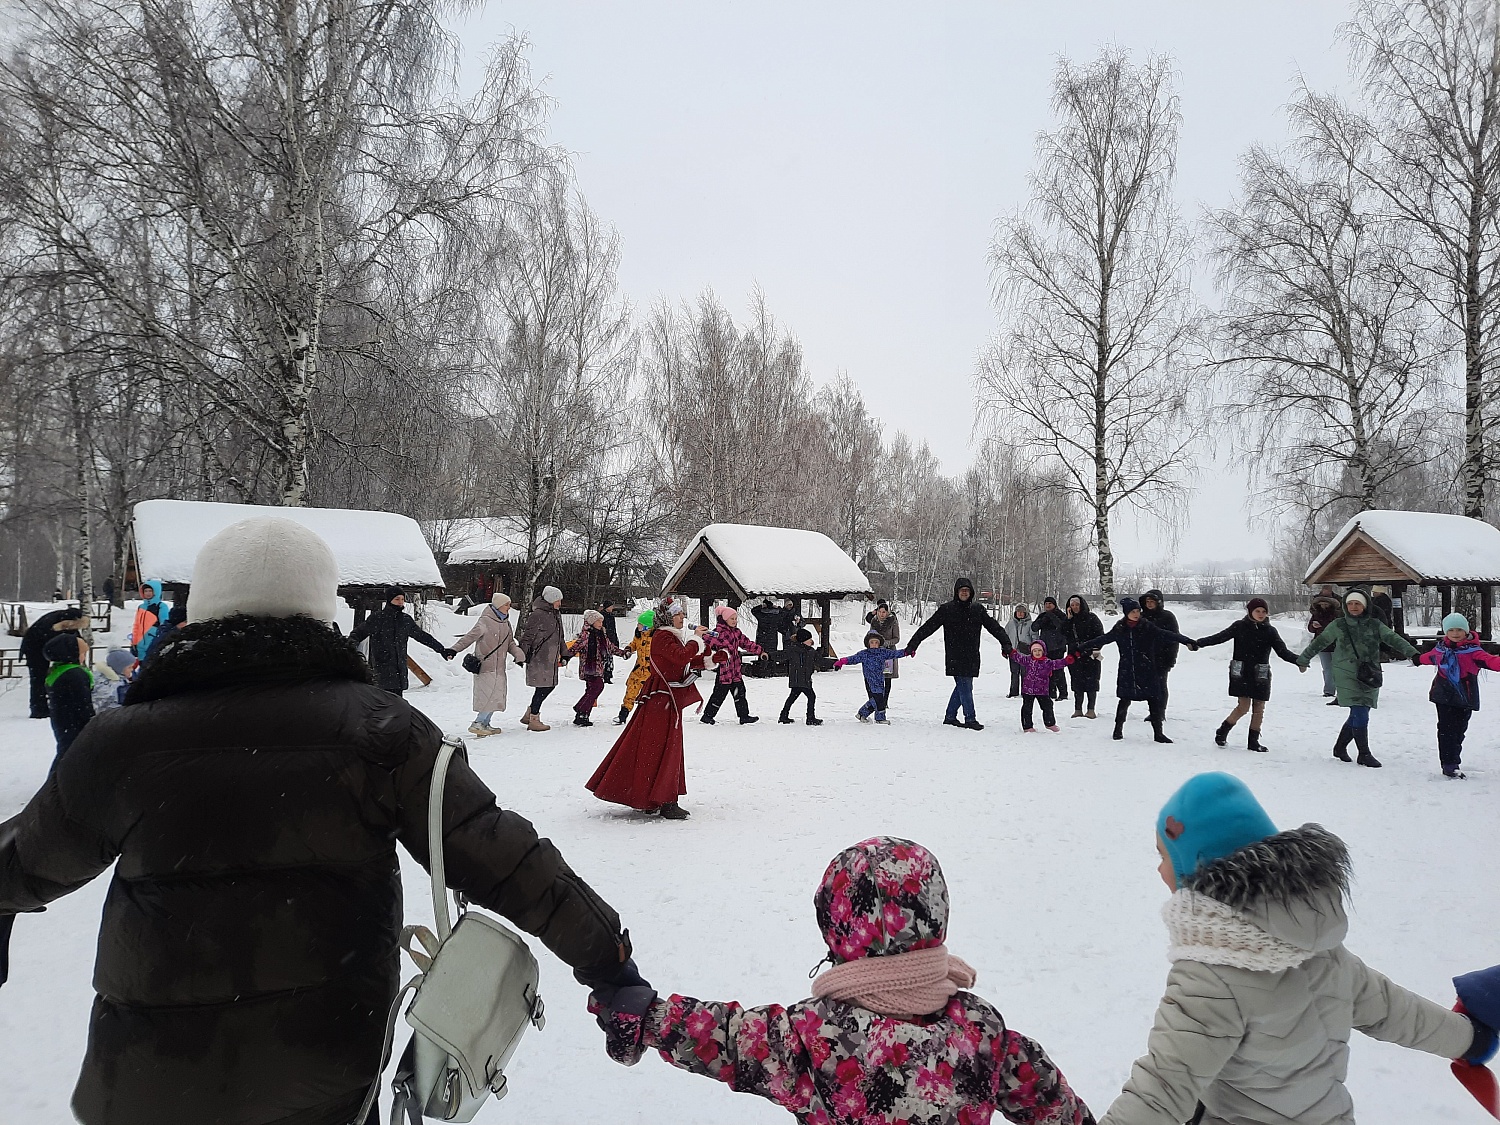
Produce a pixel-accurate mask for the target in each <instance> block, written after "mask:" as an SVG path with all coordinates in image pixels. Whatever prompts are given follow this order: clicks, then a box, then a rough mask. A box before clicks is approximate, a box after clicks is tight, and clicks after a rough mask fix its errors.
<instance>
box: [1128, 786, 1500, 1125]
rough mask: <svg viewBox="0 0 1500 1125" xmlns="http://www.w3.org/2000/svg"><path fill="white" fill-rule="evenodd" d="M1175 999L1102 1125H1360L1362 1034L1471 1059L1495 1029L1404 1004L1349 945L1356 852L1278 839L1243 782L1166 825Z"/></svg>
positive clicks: (1171, 807)
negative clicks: (1349, 1084)
mask: <svg viewBox="0 0 1500 1125" xmlns="http://www.w3.org/2000/svg"><path fill="white" fill-rule="evenodd" d="M1157 850H1158V852H1159V853H1160V854H1161V857H1162V863H1161V867H1160V871H1161V876H1162V878H1163V880H1165V881H1166V884H1167V886H1168V887H1169V888H1170V889H1171V890H1172V892H1173V893H1172V898H1171V901H1170V902H1169V903H1168V904H1167V908H1166V910H1165V911H1163V917H1164V918H1165V919H1166V923H1167V932H1168V934H1169V936H1170V939H1171V947H1170V949H1169V950H1168V956H1169V958H1170V959H1171V961H1172V969H1171V972H1169V973H1168V974H1167V990H1166V995H1164V996H1163V997H1162V1001H1161V1006H1160V1008H1158V1009H1157V1013H1156V1023H1155V1026H1154V1027H1152V1029H1151V1035H1150V1037H1149V1038H1148V1040H1147V1043H1146V1054H1145V1055H1144V1056H1142V1057H1141V1058H1140V1059H1138V1060H1137V1061H1136V1063H1135V1066H1134V1067H1133V1068H1132V1069H1131V1072H1130V1078H1129V1079H1128V1080H1127V1081H1126V1083H1125V1088H1124V1090H1123V1091H1122V1092H1121V1093H1120V1096H1119V1097H1118V1098H1116V1099H1115V1101H1114V1104H1113V1105H1111V1106H1110V1107H1109V1111H1108V1112H1107V1113H1106V1114H1105V1115H1104V1116H1103V1118H1101V1119H1100V1122H1099V1125H1182V1123H1183V1122H1186V1121H1191V1122H1196V1123H1197V1125H1354V1103H1353V1100H1352V1099H1351V1098H1350V1097H1349V1091H1348V1090H1347V1089H1346V1088H1345V1086H1344V1076H1345V1074H1347V1073H1348V1069H1349V1037H1350V1033H1351V1032H1352V1031H1353V1030H1354V1029H1356V1028H1357V1029H1358V1030H1360V1031H1362V1032H1364V1034H1366V1035H1368V1036H1370V1037H1371V1038H1374V1039H1382V1040H1385V1041H1386V1042H1388V1043H1399V1044H1400V1045H1401V1046H1403V1047H1411V1048H1413V1049H1414V1050H1418V1051H1426V1052H1427V1053H1428V1054H1433V1055H1437V1056H1439V1057H1440V1058H1445V1059H1459V1058H1462V1059H1465V1060H1466V1061H1471V1062H1472V1061H1476V1060H1480V1059H1482V1058H1483V1057H1484V1056H1485V1054H1486V1053H1488V1052H1492V1051H1493V1048H1494V1035H1495V1033H1494V1030H1493V1029H1491V1028H1489V1027H1487V1026H1485V1025H1483V1024H1481V1023H1479V1022H1478V1021H1477V1020H1475V1019H1473V1018H1471V1017H1470V1016H1467V1015H1462V1014H1460V1013H1458V1012H1453V1011H1449V1010H1448V1009H1447V1008H1444V1007H1442V1006H1441V1005H1439V1004H1435V1003H1433V1002H1432V1001H1430V1000H1425V999H1423V998H1422V997H1421V996H1418V995H1416V994H1415V993H1412V992H1408V991H1407V990H1406V989H1404V988H1402V987H1401V986H1400V985H1398V984H1395V983H1394V982H1393V981H1390V980H1388V979H1387V978H1386V977H1384V976H1382V975H1381V974H1380V973H1378V972H1376V971H1375V970H1374V969H1372V968H1370V967H1369V966H1368V965H1366V964H1365V963H1364V962H1363V961H1361V960H1360V959H1359V958H1358V957H1356V956H1355V955H1354V954H1353V953H1350V952H1349V950H1347V949H1345V948H1344V936H1345V934H1346V933H1347V932H1348V930H1349V916H1348V914H1347V913H1346V912H1345V903H1346V902H1347V900H1348V897H1349V873H1350V872H1349V852H1348V849H1347V848H1345V846H1344V843H1343V841H1342V840H1340V839H1339V838H1338V837H1337V836H1335V835H1333V834H1332V833H1331V832H1329V831H1328V830H1327V829H1324V828H1321V827H1319V826H1318V825H1316V824H1305V825H1303V826H1302V827H1301V828H1295V829H1292V830H1290V831H1287V832H1278V831H1277V830H1276V826H1275V824H1273V823H1272V821H1271V818H1270V817H1269V816H1267V815H1266V812H1265V810H1264V809H1263V808H1262V807H1261V806H1260V803H1259V802H1258V801H1256V799H1255V797H1254V796H1253V795H1252V794H1251V792H1250V790H1249V789H1248V788H1247V787H1246V786H1245V784H1244V782H1242V781H1240V780H1239V779H1238V778H1236V777H1233V776H1231V775H1230V774H1227V773H1205V774H1199V775H1198V776H1197V777H1194V778H1191V779H1189V780H1188V782H1187V783H1186V784H1185V785H1183V786H1182V788H1181V789H1179V790H1178V791H1177V792H1176V793H1175V794H1173V795H1172V797H1171V798H1170V799H1169V800H1168V801H1167V803H1166V805H1165V806H1164V807H1163V808H1162V810H1161V812H1160V813H1159V814H1158V816H1157Z"/></svg>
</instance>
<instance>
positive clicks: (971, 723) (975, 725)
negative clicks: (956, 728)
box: [964, 719, 984, 730]
mask: <svg viewBox="0 0 1500 1125" xmlns="http://www.w3.org/2000/svg"><path fill="white" fill-rule="evenodd" d="M964 729H965V730H983V729H984V724H983V723H981V722H980V721H979V720H978V719H969V720H967V721H966V722H965V723H964Z"/></svg>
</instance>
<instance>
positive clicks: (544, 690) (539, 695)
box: [526, 684, 557, 718]
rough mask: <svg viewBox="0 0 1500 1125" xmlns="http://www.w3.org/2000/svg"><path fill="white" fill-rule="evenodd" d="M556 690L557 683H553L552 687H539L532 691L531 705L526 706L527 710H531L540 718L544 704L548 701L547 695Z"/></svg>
mask: <svg viewBox="0 0 1500 1125" xmlns="http://www.w3.org/2000/svg"><path fill="white" fill-rule="evenodd" d="M556 690H557V685H556V684H553V685H552V686H551V687H539V688H537V689H536V690H535V691H533V692H532V693H531V706H530V707H528V708H526V710H528V711H530V712H531V713H532V714H533V715H536V716H537V717H538V718H540V717H541V714H542V704H543V703H544V702H546V699H547V697H548V696H549V695H551V694H552V693H553V692H554V691H556Z"/></svg>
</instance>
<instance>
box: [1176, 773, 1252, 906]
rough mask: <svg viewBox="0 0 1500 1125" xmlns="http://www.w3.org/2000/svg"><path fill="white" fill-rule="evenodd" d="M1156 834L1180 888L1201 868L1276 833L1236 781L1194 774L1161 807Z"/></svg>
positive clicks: (1223, 775)
mask: <svg viewBox="0 0 1500 1125" xmlns="http://www.w3.org/2000/svg"><path fill="white" fill-rule="evenodd" d="M1156 835H1157V838H1158V839H1160V840H1161V843H1162V847H1164V848H1166V850H1167V856H1168V858H1169V859H1171V861H1172V871H1173V873H1174V874H1175V875H1176V877H1177V885H1178V886H1179V887H1180V886H1182V883H1183V880H1185V879H1187V877H1188V876H1190V875H1192V874H1193V872H1195V871H1197V870H1198V868H1200V867H1202V866H1203V865H1204V864H1207V863H1212V862H1213V861H1214V860H1216V859H1223V858H1224V857H1225V856H1226V855H1229V854H1230V853H1231V852H1236V851H1239V849H1240V848H1243V847H1245V846H1246V845H1248V844H1253V843H1255V842H1257V841H1258V840H1264V839H1265V838H1266V837H1267V836H1274V835H1276V825H1274V824H1272V823H1271V818H1270V817H1269V816H1267V815H1266V810H1265V809H1263V808H1261V807H1260V802H1259V801H1257V800H1256V799H1255V795H1254V794H1253V793H1251V792H1250V789H1249V787H1248V786H1247V785H1246V784H1245V783H1244V782H1243V781H1241V780H1240V779H1239V778H1237V777H1235V776H1234V775H1233V774H1227V773H1200V774H1199V775H1198V776H1197V777H1193V778H1189V779H1188V781H1187V783H1186V784H1184V785H1183V786H1182V788H1181V789H1179V790H1177V792H1176V793H1173V794H1172V796H1171V797H1170V798H1168V800H1167V803H1166V804H1165V805H1163V806H1162V808H1161V812H1160V813H1158V814H1157V817H1156Z"/></svg>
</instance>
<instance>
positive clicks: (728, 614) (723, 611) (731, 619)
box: [714, 605, 740, 625]
mask: <svg viewBox="0 0 1500 1125" xmlns="http://www.w3.org/2000/svg"><path fill="white" fill-rule="evenodd" d="M714 615H715V616H716V617H717V618H718V619H719V620H720V621H723V622H725V623H726V624H729V625H734V624H735V623H737V622H738V621H739V619H740V614H739V611H738V610H736V609H735V608H734V606H732V605H721V606H719V607H718V608H717V609H716V610H714Z"/></svg>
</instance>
